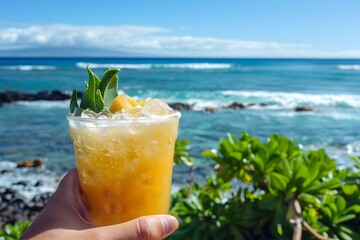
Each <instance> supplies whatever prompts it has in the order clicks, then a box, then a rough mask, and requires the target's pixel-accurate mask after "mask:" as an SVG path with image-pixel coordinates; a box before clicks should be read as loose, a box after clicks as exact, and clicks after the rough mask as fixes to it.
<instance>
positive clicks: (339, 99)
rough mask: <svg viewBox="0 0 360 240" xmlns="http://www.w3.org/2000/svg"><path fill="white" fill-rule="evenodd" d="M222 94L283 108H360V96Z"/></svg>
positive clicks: (232, 92)
mask: <svg viewBox="0 0 360 240" xmlns="http://www.w3.org/2000/svg"><path fill="white" fill-rule="evenodd" d="M221 94H223V95H228V96H237V97H241V98H242V99H244V98H245V99H248V101H249V100H252V101H262V102H265V103H267V102H273V103H277V104H280V105H283V106H288V107H296V106H300V105H311V106H337V105H341V104H343V105H347V106H349V107H354V108H358V107H360V95H350V94H310V93H297V92H267V91H234V90H227V91H221Z"/></svg>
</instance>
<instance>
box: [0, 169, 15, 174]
mask: <svg viewBox="0 0 360 240" xmlns="http://www.w3.org/2000/svg"><path fill="white" fill-rule="evenodd" d="M13 172H14V169H1V171H0V174H6V173H13Z"/></svg>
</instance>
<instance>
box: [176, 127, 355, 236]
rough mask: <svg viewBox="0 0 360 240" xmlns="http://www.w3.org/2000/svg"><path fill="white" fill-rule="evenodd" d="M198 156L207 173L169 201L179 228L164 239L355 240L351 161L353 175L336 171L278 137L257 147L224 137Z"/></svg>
mask: <svg viewBox="0 0 360 240" xmlns="http://www.w3.org/2000/svg"><path fill="white" fill-rule="evenodd" d="M185 145H187V146H188V142H186V144H185ZM188 148H189V147H187V148H182V150H183V151H182V156H186V157H187V158H188V157H189V155H188V153H186V151H187V150H188ZM202 155H203V156H204V157H207V158H210V159H212V160H213V161H214V165H215V167H214V170H215V171H214V173H213V174H211V176H208V177H207V179H206V182H205V183H204V184H201V185H200V184H197V183H196V184H191V185H189V186H185V187H184V188H183V189H181V190H180V191H179V192H178V193H176V194H174V195H173V196H172V205H171V212H172V213H173V214H174V215H175V216H177V217H178V218H179V220H180V223H181V224H180V228H179V230H178V231H177V232H176V233H175V234H173V235H172V236H171V239H292V238H293V234H294V230H295V228H299V227H300V232H301V231H302V239H315V238H316V236H315V235H316V234H320V235H321V236H322V237H331V238H335V239H360V231H359V230H358V229H359V226H360V215H359V213H360V190H359V184H360V159H359V158H352V160H353V161H354V165H355V168H353V169H348V168H340V167H338V166H337V165H336V162H335V161H334V160H333V159H331V158H330V157H329V156H328V155H327V154H326V153H325V151H324V150H323V149H321V150H318V151H309V152H304V151H302V149H301V148H299V146H298V145H297V144H296V143H295V142H294V141H293V140H289V139H287V138H286V137H284V136H280V135H275V134H274V135H271V136H270V137H269V138H268V140H267V142H266V143H263V142H262V141H260V140H259V139H258V138H255V137H252V136H250V135H248V134H246V133H243V134H242V136H241V137H240V138H236V137H235V136H233V135H230V134H228V135H227V136H226V137H225V138H222V139H221V140H220V144H219V147H218V149H211V150H205V151H204V152H203V153H202ZM175 159H176V157H175ZM175 162H176V163H178V162H180V161H179V160H177V161H175ZM296 222H300V223H301V224H300V225H297V224H296ZM298 230H299V229H298Z"/></svg>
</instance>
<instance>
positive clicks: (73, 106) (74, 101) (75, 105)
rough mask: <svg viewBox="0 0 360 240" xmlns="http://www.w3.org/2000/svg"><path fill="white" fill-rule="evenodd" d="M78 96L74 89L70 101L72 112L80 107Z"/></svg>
mask: <svg viewBox="0 0 360 240" xmlns="http://www.w3.org/2000/svg"><path fill="white" fill-rule="evenodd" d="M77 101H78V98H77V91H76V90H75V89H74V90H73V92H72V95H71V101H70V112H71V113H73V112H74V111H75V109H76V108H78V107H79V105H78V102H77Z"/></svg>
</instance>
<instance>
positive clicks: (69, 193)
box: [54, 168, 93, 226]
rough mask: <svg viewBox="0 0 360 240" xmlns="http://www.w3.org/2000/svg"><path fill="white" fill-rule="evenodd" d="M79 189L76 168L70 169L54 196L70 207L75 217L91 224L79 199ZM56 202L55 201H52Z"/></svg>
mask: <svg viewBox="0 0 360 240" xmlns="http://www.w3.org/2000/svg"><path fill="white" fill-rule="evenodd" d="M80 192H81V190H80V184H79V177H78V171H77V168H73V169H71V170H70V171H69V172H68V173H67V174H66V175H65V176H64V177H63V179H62V180H61V182H60V184H59V187H58V189H57V190H56V192H55V193H54V198H56V199H57V200H59V201H60V202H61V204H62V205H65V206H67V207H66V208H67V209H69V210H70V209H72V210H73V214H75V215H77V219H81V220H82V221H83V222H84V223H86V224H88V225H91V226H92V225H93V224H92V221H91V219H90V216H89V213H88V211H87V210H86V207H85V205H84V203H83V202H82V200H81V193H80ZM54 202H57V201H54Z"/></svg>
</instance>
